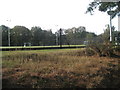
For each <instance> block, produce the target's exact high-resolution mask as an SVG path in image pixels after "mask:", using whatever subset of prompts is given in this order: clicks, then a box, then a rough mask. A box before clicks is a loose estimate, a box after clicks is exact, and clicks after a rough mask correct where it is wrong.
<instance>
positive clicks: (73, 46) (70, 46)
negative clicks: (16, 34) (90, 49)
mask: <svg viewBox="0 0 120 90" xmlns="http://www.w3.org/2000/svg"><path fill="white" fill-rule="evenodd" d="M74 46H85V45H62V47H74ZM43 47H60V46H59V45H54V46H26V47H24V46H10V47H9V46H3V47H0V48H43Z"/></svg>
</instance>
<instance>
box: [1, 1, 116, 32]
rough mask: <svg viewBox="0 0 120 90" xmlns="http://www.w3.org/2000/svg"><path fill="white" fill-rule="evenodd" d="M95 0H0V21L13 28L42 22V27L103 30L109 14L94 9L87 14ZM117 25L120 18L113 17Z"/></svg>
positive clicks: (39, 24) (114, 23)
mask: <svg viewBox="0 0 120 90" xmlns="http://www.w3.org/2000/svg"><path fill="white" fill-rule="evenodd" d="M91 1H93V0H0V4H1V5H0V12H1V13H0V25H6V26H9V27H10V28H13V27H14V26H16V25H21V26H25V27H27V28H29V29H31V27H33V26H39V27H41V28H42V29H45V30H49V29H52V31H53V32H56V31H57V30H58V29H59V28H63V29H68V28H72V27H76V28H77V27H79V26H85V27H86V31H89V32H94V33H96V34H101V33H103V32H104V29H105V28H106V27H105V26H106V25H107V24H109V18H110V17H109V16H108V15H107V14H106V13H104V12H100V11H97V10H95V13H94V15H90V14H89V13H88V14H85V12H86V10H87V7H88V5H89V3H90V2H91ZM112 24H113V25H114V26H115V27H116V29H118V18H117V17H116V18H115V19H113V20H112Z"/></svg>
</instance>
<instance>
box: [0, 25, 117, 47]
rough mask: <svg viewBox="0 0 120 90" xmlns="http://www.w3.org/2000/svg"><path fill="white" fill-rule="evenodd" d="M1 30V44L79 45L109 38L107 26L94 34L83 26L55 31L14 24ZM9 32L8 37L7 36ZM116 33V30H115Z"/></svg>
mask: <svg viewBox="0 0 120 90" xmlns="http://www.w3.org/2000/svg"><path fill="white" fill-rule="evenodd" d="M0 28H1V30H2V46H8V45H9V41H8V40H9V38H10V46H24V45H27V46H51V45H60V43H61V44H62V45H80V44H85V42H87V41H96V40H98V39H99V40H100V38H101V36H102V37H106V38H107V40H109V27H108V28H107V29H106V30H105V32H104V34H100V35H96V34H95V33H92V32H87V31H86V28H85V27H84V26H80V27H78V28H76V27H73V28H69V29H61V31H60V30H58V31H56V32H55V33H53V32H52V30H42V29H41V27H38V26H35V27H32V28H31V29H30V30H29V29H28V28H26V27H25V26H15V27H13V28H9V27H7V26H5V25H1V26H0ZM9 32H10V33H9ZM9 34H10V37H8V36H9ZM60 34H61V35H60ZM115 34H116V35H117V31H116V32H115Z"/></svg>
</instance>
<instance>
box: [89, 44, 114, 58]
mask: <svg viewBox="0 0 120 90" xmlns="http://www.w3.org/2000/svg"><path fill="white" fill-rule="evenodd" d="M87 48H88V50H89V49H90V50H91V53H93V52H94V54H96V55H98V56H100V57H102V56H108V57H111V56H112V55H113V54H114V48H113V45H112V44H111V43H99V42H94V43H90V44H89V45H88V47H87ZM87 52H90V51H87Z"/></svg>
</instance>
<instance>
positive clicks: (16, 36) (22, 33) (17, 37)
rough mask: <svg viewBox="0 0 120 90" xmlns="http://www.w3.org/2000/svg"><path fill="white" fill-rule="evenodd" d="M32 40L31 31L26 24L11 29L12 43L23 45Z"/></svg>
mask: <svg viewBox="0 0 120 90" xmlns="http://www.w3.org/2000/svg"><path fill="white" fill-rule="evenodd" d="M30 42H31V32H30V30H29V29H28V28H26V27H24V26H15V27H14V28H12V30H11V45H14V46H23V45H24V43H30Z"/></svg>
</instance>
